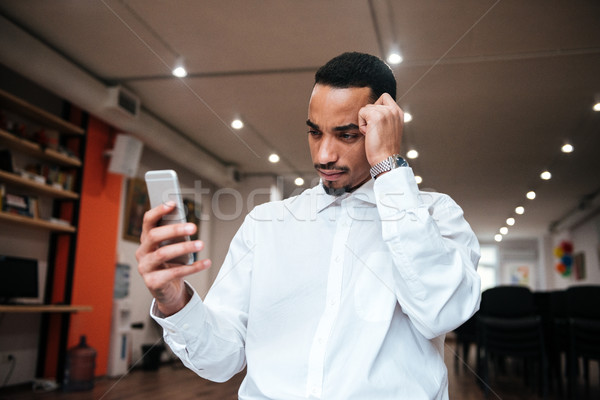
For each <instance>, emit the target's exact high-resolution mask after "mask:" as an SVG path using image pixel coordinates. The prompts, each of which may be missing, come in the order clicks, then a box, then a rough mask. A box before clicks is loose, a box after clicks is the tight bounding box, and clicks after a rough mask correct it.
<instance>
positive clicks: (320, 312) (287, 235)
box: [152, 167, 480, 400]
mask: <svg viewBox="0 0 600 400" xmlns="http://www.w3.org/2000/svg"><path fill="white" fill-rule="evenodd" d="M478 259H479V244H478V242H477V239H476V238H475V235H474V234H473V232H472V230H471V228H470V227H469V225H468V224H467V222H466V221H465V220H464V219H463V212H462V210H461V208H460V207H459V206H457V205H456V203H455V202H454V201H453V200H452V199H450V197H448V196H446V195H443V194H439V193H429V192H419V190H418V187H417V184H416V182H415V180H414V175H413V173H412V170H411V168H407V167H403V168H398V169H395V170H392V171H390V172H388V173H386V174H384V175H382V176H381V177H379V178H378V179H377V180H376V181H373V180H371V181H369V182H367V183H365V184H364V185H363V186H362V187H360V188H359V189H357V190H356V191H354V192H353V193H349V194H345V195H342V196H339V197H335V196H330V195H327V194H326V193H325V191H324V190H323V188H322V187H321V185H319V186H316V187H314V188H312V189H309V190H306V191H305V192H303V193H302V194H301V195H299V196H296V197H293V198H290V199H286V200H283V201H278V202H271V203H267V204H263V205H260V206H258V207H256V208H255V209H254V210H253V211H252V212H251V213H250V214H249V215H248V216H247V217H246V220H245V221H244V223H243V225H242V226H241V227H240V229H239V231H238V232H237V234H236V235H235V237H234V239H233V241H232V243H231V246H230V248H229V252H228V254H227V257H226V259H225V262H224V264H223V266H222V268H221V270H220V272H219V274H218V277H217V278H216V280H215V282H214V284H213V286H212V288H211V289H210V291H209V293H208V295H207V297H206V299H205V301H204V302H203V301H202V300H201V299H200V298H199V296H198V294H197V293H195V292H194V295H193V297H192V300H191V301H190V302H189V303H188V304H187V305H186V306H185V308H183V309H182V310H181V311H179V312H178V313H176V314H174V315H172V316H170V317H167V318H161V317H160V313H159V312H158V310H157V309H156V308H155V307H153V308H152V314H153V317H154V318H155V319H156V320H157V321H158V323H159V324H160V325H161V326H162V327H163V328H164V338H165V341H166V343H167V344H168V345H169V346H170V347H171V349H172V350H173V351H174V352H175V354H177V356H179V357H180V358H181V360H182V361H183V363H184V364H185V365H186V366H187V367H188V368H190V369H192V370H193V371H195V372H196V373H197V374H198V375H200V376H202V377H204V378H206V379H210V380H213V381H219V382H221V381H226V380H227V379H229V378H230V377H232V376H233V375H234V374H236V373H238V372H240V371H241V370H243V368H244V367H245V366H246V365H247V374H246V377H245V379H244V381H243V383H242V385H241V387H240V390H239V398H240V399H243V400H250V399H253V400H254V399H278V400H284V399H286V400H287V399H306V398H309V399H312V398H322V399H343V400H348V399H377V400H379V399H394V400H396V399H447V398H448V381H447V370H446V367H445V365H444V348H443V347H444V338H445V333H446V332H449V331H451V330H453V329H454V328H456V327H457V326H459V325H461V324H462V323H463V322H464V321H466V320H467V319H468V318H469V317H471V315H472V314H473V313H474V312H475V311H476V310H477V309H478V307H479V299H480V281H479V276H478V274H477V272H476V265H477V262H478ZM190 290H191V289H190Z"/></svg>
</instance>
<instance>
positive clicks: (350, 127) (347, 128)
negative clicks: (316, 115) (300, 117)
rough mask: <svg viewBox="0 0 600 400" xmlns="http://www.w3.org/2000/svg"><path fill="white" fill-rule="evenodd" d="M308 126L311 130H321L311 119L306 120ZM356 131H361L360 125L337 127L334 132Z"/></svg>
mask: <svg viewBox="0 0 600 400" xmlns="http://www.w3.org/2000/svg"><path fill="white" fill-rule="evenodd" d="M306 125H308V126H310V127H311V128H313V129H315V130H318V131H320V130H321V128H319V125H317V124H315V123H314V122H312V121H311V120H310V119H307V120H306ZM355 129H359V128H358V125H356V124H352V123H350V124H347V125H341V126H336V127H335V128H333V130H334V131H335V132H345V131H351V130H355Z"/></svg>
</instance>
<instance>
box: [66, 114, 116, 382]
mask: <svg viewBox="0 0 600 400" xmlns="http://www.w3.org/2000/svg"><path fill="white" fill-rule="evenodd" d="M113 142H114V132H113V129H112V128H111V127H110V126H108V125H106V124H105V123H104V122H102V121H100V120H98V119H96V118H94V117H93V116H90V118H89V124H88V130H87V142H86V150H85V153H86V154H85V167H84V169H83V182H82V188H81V201H80V212H79V228H78V235H77V250H76V255H75V273H74V277H73V293H72V299H71V300H72V304H84V305H91V306H92V307H93V311H92V312H80V313H76V314H73V316H72V317H71V325H70V329H69V339H68V347H69V348H70V347H73V346H76V345H77V344H78V342H79V337H80V336H81V335H86V336H87V343H88V344H89V345H90V346H92V347H94V348H95V349H96V351H97V357H96V375H98V376H100V375H105V374H106V370H107V365H108V353H109V346H110V328H111V311H112V299H113V287H114V276H115V263H116V260H117V235H118V234H119V226H118V225H119V210H120V200H121V183H122V179H123V178H122V177H121V176H120V175H115V174H112V173H109V172H108V162H109V159H108V158H106V157H104V155H103V154H104V152H105V151H106V150H108V149H111V148H112V145H113Z"/></svg>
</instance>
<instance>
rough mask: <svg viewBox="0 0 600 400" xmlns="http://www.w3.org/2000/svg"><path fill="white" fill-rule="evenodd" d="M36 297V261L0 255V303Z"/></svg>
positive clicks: (16, 301) (37, 294)
mask: <svg viewBox="0 0 600 400" xmlns="http://www.w3.org/2000/svg"><path fill="white" fill-rule="evenodd" d="M38 296H39V287H38V260H35V259H31V258H20V257H11V256H3V255H0V303H3V304H11V303H18V302H19V300H20V299H27V300H29V299H37V298H38Z"/></svg>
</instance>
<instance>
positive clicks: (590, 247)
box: [546, 214, 600, 289]
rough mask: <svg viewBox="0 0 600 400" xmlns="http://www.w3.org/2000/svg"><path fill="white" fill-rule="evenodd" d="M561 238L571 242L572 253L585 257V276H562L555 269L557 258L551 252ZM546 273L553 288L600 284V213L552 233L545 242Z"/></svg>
mask: <svg viewBox="0 0 600 400" xmlns="http://www.w3.org/2000/svg"><path fill="white" fill-rule="evenodd" d="M563 240H568V241H571V242H572V243H573V254H574V255H576V254H579V253H583V254H584V257H585V278H584V279H581V280H577V279H575V277H574V276H573V275H571V276H569V277H564V276H562V275H560V274H559V273H558V272H556V270H555V265H556V264H557V263H558V259H557V258H556V257H555V256H554V254H553V249H554V247H556V246H558V245H559V244H560V243H561V242H562V241H563ZM547 255H548V262H547V264H546V268H547V273H548V275H549V276H550V277H551V278H550V279H551V280H550V283H551V286H552V288H554V289H564V288H567V287H569V286H573V285H600V261H599V257H600V214H596V215H595V216H592V217H590V218H587V219H586V220H585V221H584V222H582V223H580V224H578V225H576V226H574V227H571V228H569V229H565V230H563V231H561V232H558V233H556V234H554V235H552V236H551V237H550V238H549V240H548V244H547Z"/></svg>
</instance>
